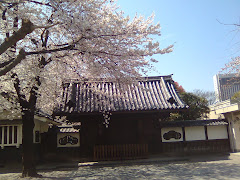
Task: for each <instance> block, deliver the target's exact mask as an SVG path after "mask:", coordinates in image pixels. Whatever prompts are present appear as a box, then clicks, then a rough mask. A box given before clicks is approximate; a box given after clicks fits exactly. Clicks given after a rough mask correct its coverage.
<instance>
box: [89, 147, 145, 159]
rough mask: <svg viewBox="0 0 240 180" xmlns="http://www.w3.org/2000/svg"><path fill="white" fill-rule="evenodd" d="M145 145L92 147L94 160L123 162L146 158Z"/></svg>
mask: <svg viewBox="0 0 240 180" xmlns="http://www.w3.org/2000/svg"><path fill="white" fill-rule="evenodd" d="M147 155H148V145H147V144H119V145H96V146H94V160H124V159H137V158H146V157H147Z"/></svg>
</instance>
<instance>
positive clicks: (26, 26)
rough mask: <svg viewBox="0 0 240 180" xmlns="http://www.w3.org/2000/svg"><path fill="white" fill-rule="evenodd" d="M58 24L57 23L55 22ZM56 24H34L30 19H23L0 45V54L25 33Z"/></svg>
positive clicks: (22, 37) (23, 36)
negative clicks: (16, 29)
mask: <svg viewBox="0 0 240 180" xmlns="http://www.w3.org/2000/svg"><path fill="white" fill-rule="evenodd" d="M57 24H58V23H57ZM55 25H56V24H52V25H49V26H35V25H34V24H33V23H32V22H31V21H30V20H28V19H23V20H22V27H21V28H20V29H19V30H18V31H16V32H15V33H13V35H12V36H11V37H9V38H6V39H5V41H4V42H3V43H2V44H1V45H0V55H1V54H2V53H4V52H5V51H6V50H7V49H8V48H10V47H11V46H13V45H14V44H16V43H17V42H18V41H20V40H22V39H24V38H25V36H26V35H28V34H30V33H32V32H33V31H34V30H35V29H37V28H45V29H47V28H50V27H53V26H55Z"/></svg>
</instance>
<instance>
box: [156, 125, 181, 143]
mask: <svg viewBox="0 0 240 180" xmlns="http://www.w3.org/2000/svg"><path fill="white" fill-rule="evenodd" d="M169 131H176V132H178V133H180V134H181V138H180V139H174V138H171V139H169V140H166V139H164V138H163V135H164V134H165V133H167V132H169ZM161 136H162V142H178V141H183V132H182V127H165V128H162V129H161Z"/></svg>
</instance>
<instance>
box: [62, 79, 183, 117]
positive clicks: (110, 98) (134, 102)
mask: <svg viewBox="0 0 240 180" xmlns="http://www.w3.org/2000/svg"><path fill="white" fill-rule="evenodd" d="M173 82H174V81H173V80H172V77H171V76H157V77H148V78H142V79H140V80H138V81H137V82H135V83H132V84H128V85H126V84H125V85H123V84H120V83H118V82H106V81H102V80H99V81H78V82H69V83H65V84H64V87H63V104H62V105H61V108H60V111H61V112H68V113H71V112H99V111H110V112H117V111H139V110H140V111H142V110H143V111H144V110H145V111H147V110H167V109H175V110H180V109H185V108H186V107H187V106H186V105H185V104H184V103H183V102H182V101H181V100H180V98H179V96H178V93H177V92H176V90H175V87H174V84H173Z"/></svg>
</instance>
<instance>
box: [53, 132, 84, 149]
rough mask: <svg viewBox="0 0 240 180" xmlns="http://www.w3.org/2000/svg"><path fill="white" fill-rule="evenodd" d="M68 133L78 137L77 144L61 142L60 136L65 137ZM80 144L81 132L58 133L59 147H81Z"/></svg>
mask: <svg viewBox="0 0 240 180" xmlns="http://www.w3.org/2000/svg"><path fill="white" fill-rule="evenodd" d="M67 135H70V136H73V137H76V138H77V139H78V143H77V144H74V145H72V144H70V143H68V144H66V145H61V144H59V139H60V138H63V137H65V136H67ZM79 146H80V134H79V133H58V134H57V147H79Z"/></svg>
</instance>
